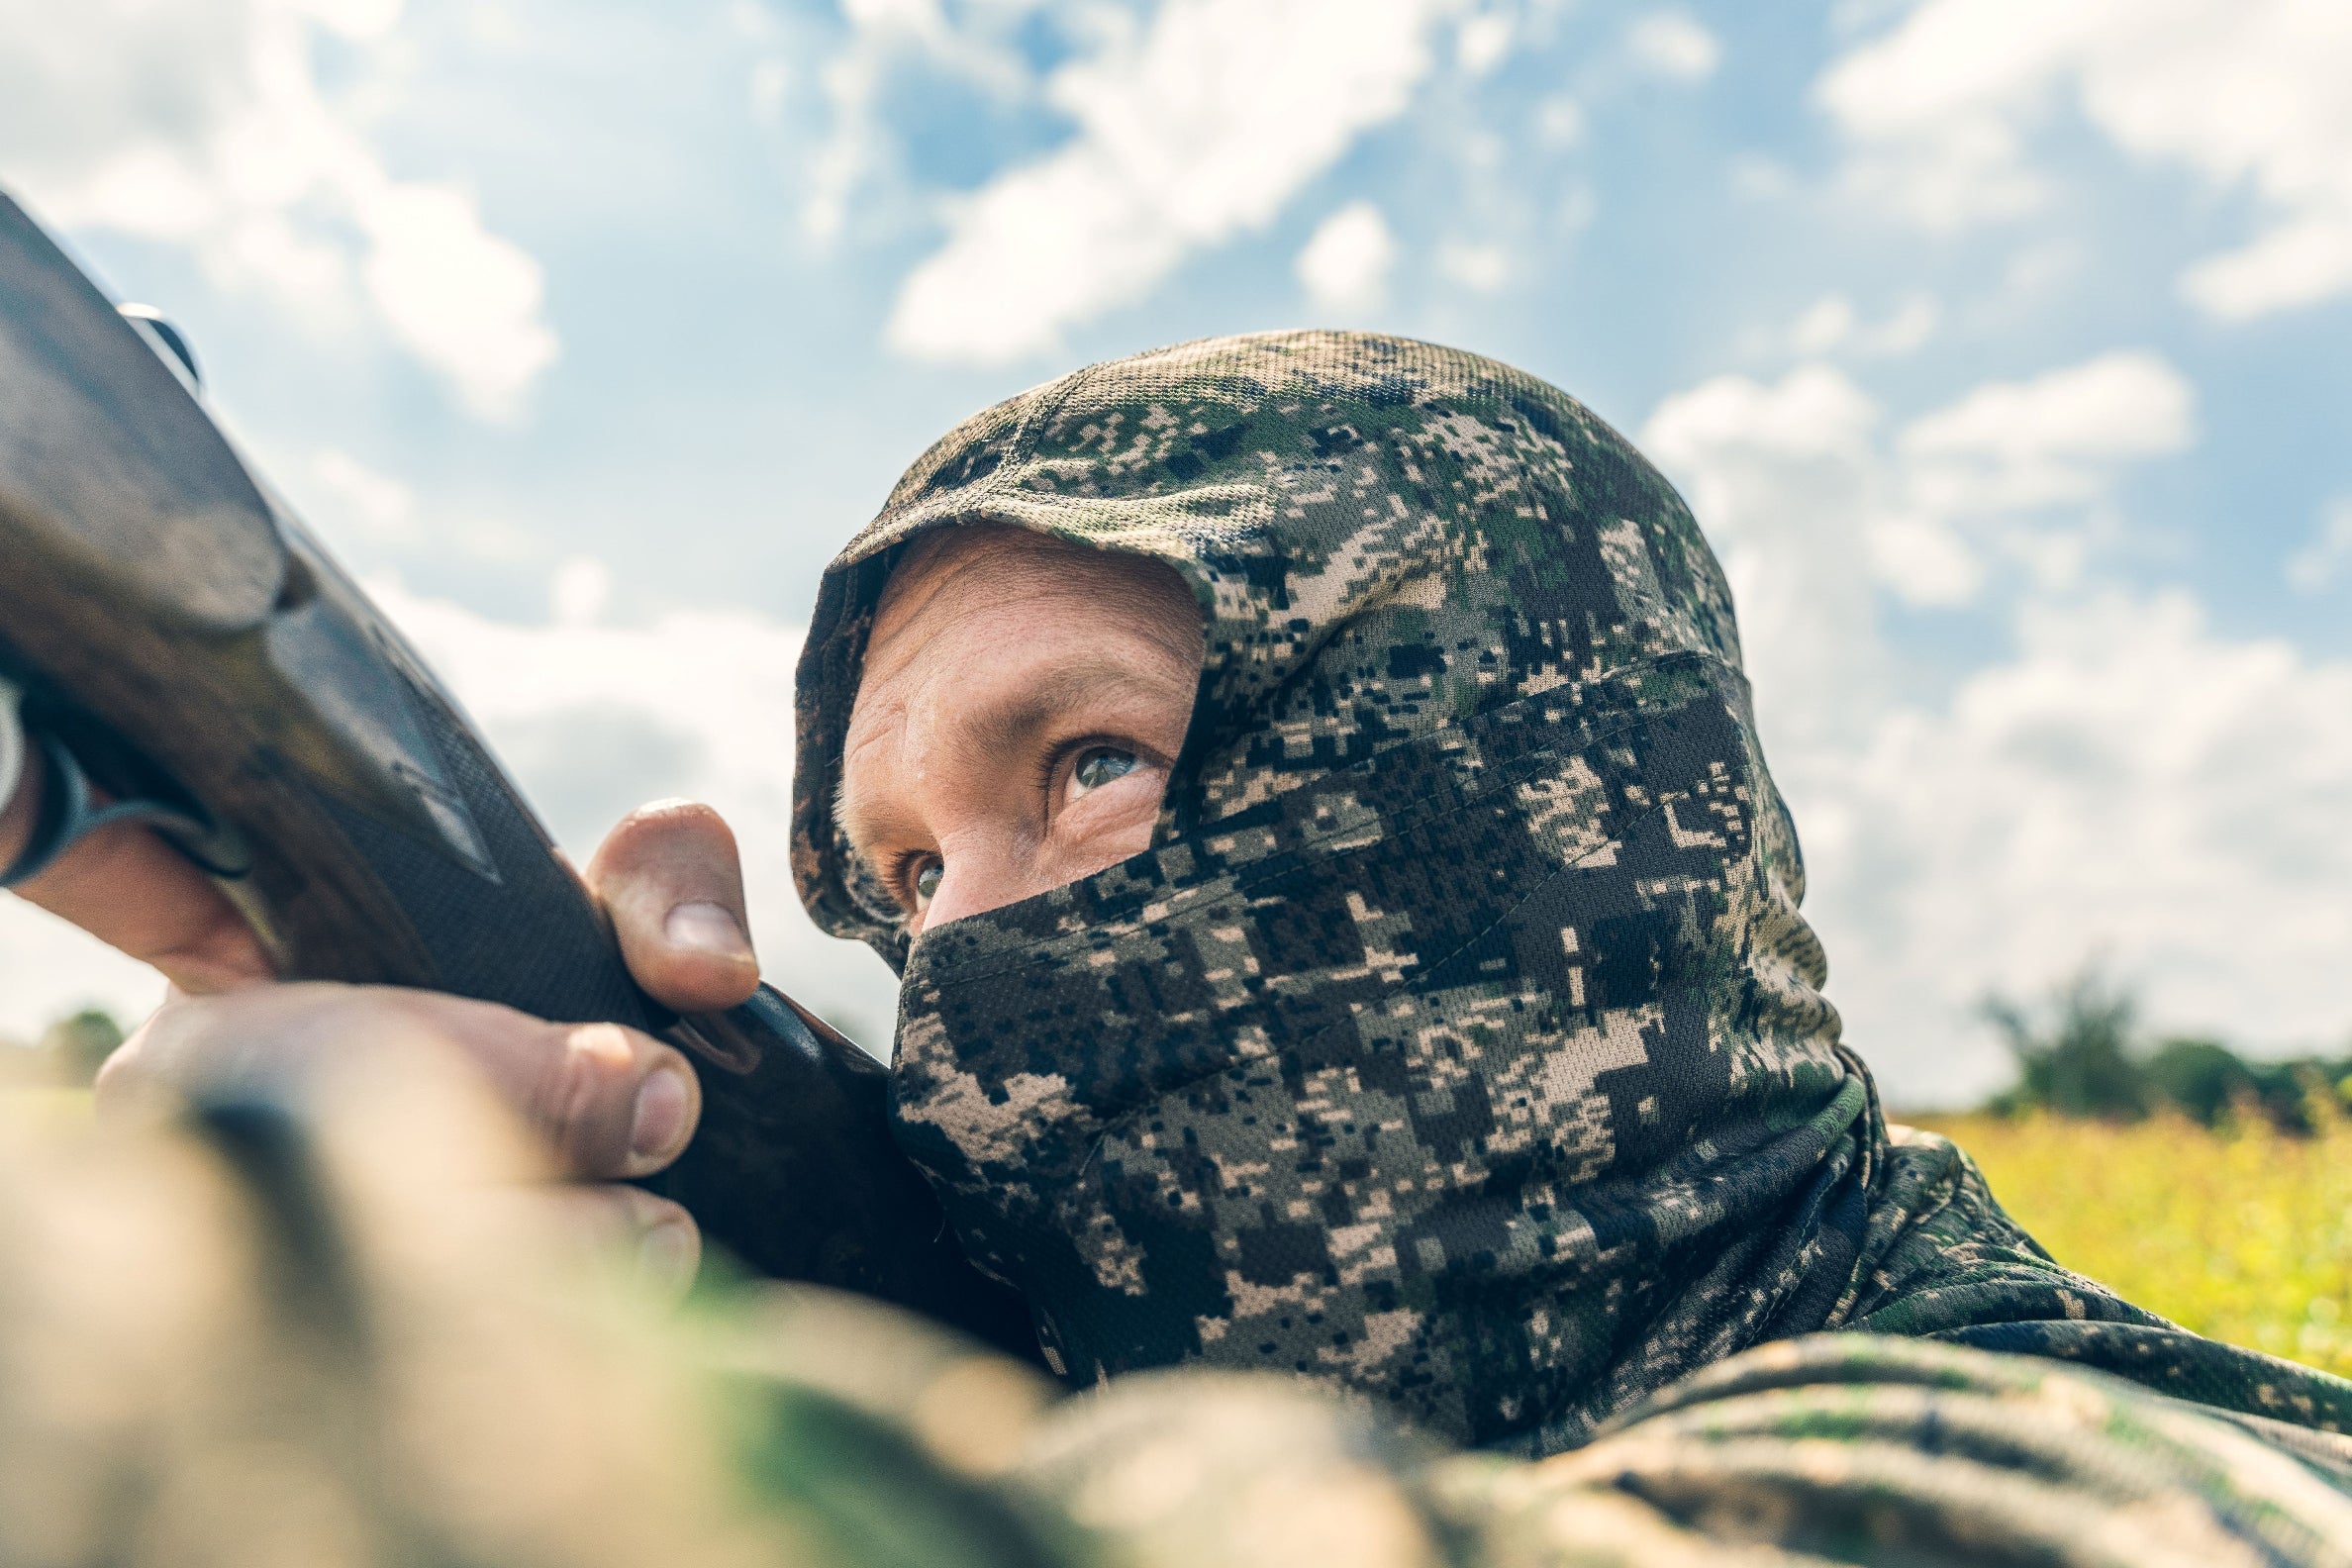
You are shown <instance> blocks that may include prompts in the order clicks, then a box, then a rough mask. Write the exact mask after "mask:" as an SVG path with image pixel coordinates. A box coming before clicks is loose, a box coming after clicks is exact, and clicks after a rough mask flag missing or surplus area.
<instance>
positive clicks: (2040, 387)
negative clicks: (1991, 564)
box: [1898, 352, 2196, 513]
mask: <svg viewBox="0 0 2352 1568" xmlns="http://www.w3.org/2000/svg"><path fill="white" fill-rule="evenodd" d="M2195 439H2196V395H2195V393H2194V392H2193V391H2192V390H2191V388H2190V386H2189V383H2188V382H2187V381H2185V380H2183V379H2182V377H2181V374H2180V372H2179V371H2177V370H2175V369H2174V368H2173V367H2172V366H2171V365H2169V364H2167V363H2166V362H2165V361H2164V360H2163V359H2161V358H2159V357H2157V356H2156V355H2154V354H2151V353H2143V352H2123V353H2109V354H2102V355H2101V356H2099V357H2098V358H2096V359H2092V360H2089V361H2087V362H2085V363H2083V364H2079V365H2071V366H2068V367H2066V368H2064V369H2059V370H2052V371H2049V372H2047V373H2046V374H2043V375H2040V376H2036V377H2034V378H2033V379H2032V380H2029V381H2015V382H1994V383H1989V384H1987V385H1985V386H1981V387H1978V388H1977V389H1976V390H1975V391H1973V392H1971V393H1969V394H1968V395H1967V396H1966V397H1963V398H1962V399H1960V401H1958V402H1957V403H1955V404H1953V405H1952V406H1951V407H1949V408H1947V409H1943V410H1941V411H1939V412H1937V413H1934V414H1930V415H1927V416H1926V417H1924V418H1922V419H1919V420H1917V421H1914V422H1913V423H1912V424H1911V425H1910V426H1908V427H1906V428H1905V430H1904V431H1903V433H1902V436H1901V438H1900V440H1899V442H1898V444H1899V446H1900V448H1901V450H1902V451H1903V453H1904V455H1905V456H1906V457H1908V458H1911V459H1912V463H1913V470H1914V471H1913V476H1912V481H1911V486H1912V490H1913V494H1914V498H1915V499H1916V500H1918V501H1919V502H1921V503H1923V504H1925V505H1928V506H1931V507H1933V508H1935V509H1936V510H1939V511H1944V512H1955V513H1957V512H1982V511H1988V510H2010V509H2020V508H2029V507H2042V506H2050V505H2055V504H2060V503H2068V502H2073V503H2081V502H2086V501H2089V500H2091V499H2092V498H2093V497H2095V496H2096V495H2098V494H2099V493H2100V492H2101V491H2102V490H2103V489H2104V488H2105V486H2106V484H2107V479H2108V475H2109V473H2110V472H2111V470H2112V468H2113V465H2114V464H2115V463H2117V462H2120V461H2126V460H2129V459H2133V458H2141V457H2152V456H2157V455H2160V454H2162V453H2166V452H2176V451H2180V450H2182V449H2183V448H2185V447H2187V446H2188V445H2189V444H2190V443H2191V442H2192V441H2194V440H2195Z"/></svg>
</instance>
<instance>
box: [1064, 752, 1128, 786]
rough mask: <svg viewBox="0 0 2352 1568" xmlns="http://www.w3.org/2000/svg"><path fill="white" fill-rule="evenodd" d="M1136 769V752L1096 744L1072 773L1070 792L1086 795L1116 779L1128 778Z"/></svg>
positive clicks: (1080, 759) (1079, 760) (1079, 761)
mask: <svg viewBox="0 0 2352 1568" xmlns="http://www.w3.org/2000/svg"><path fill="white" fill-rule="evenodd" d="M1134 771H1135V754H1134V753H1133V752H1132V751H1120V750H1117V749H1115V748H1113V747H1111V746H1095V747H1094V748H1092V749H1091V750H1089V751H1087V752H1086V754H1085V755H1083V756H1081V757H1080V758H1079V759H1078V766H1077V768H1076V769H1075V770H1073V771H1072V772H1071V774H1070V793H1071V794H1073V795H1084V794H1086V793H1087V792H1088V791H1089V790H1098V789H1101V788H1102V787H1103V786H1104V785H1106V784H1108V783H1110V782H1111V781H1112V780H1114V779H1123V778H1126V777H1127V775H1128V774H1129V773H1132V772H1134Z"/></svg>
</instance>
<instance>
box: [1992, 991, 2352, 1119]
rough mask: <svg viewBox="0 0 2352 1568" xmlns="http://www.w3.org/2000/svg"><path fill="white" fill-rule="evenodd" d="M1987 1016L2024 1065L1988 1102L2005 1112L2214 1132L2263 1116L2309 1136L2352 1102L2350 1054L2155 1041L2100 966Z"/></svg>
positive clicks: (2177, 1038)
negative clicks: (2035, 1001) (2253, 1053)
mask: <svg viewBox="0 0 2352 1568" xmlns="http://www.w3.org/2000/svg"><path fill="white" fill-rule="evenodd" d="M1984 1016H1985V1019H1986V1021H1987V1022H1988V1023H1990V1024H1991V1025H1992V1026H1993V1028H1994V1029H1997V1030H1998V1031H1999V1032H2000V1034H2001V1036H2002V1039H2003V1042H2004V1043H2005V1044H2007V1045H2008V1046H2009V1054H2010V1055H2011V1056H2012V1057H2014V1058H2015V1060H2016V1064H2017V1080H2016V1082H2015V1083H2014V1084H2012V1085H2011V1086H2010V1087H2009V1088H2008V1089H2006V1090H2003V1091H2002V1092H2001V1093H2000V1094H1997V1095H1995V1096H1994V1097H1993V1098H1992V1100H1990V1101H1989V1102H1987V1104H1986V1106H1985V1109H1986V1110H1988V1111H1991V1112H1993V1113H1995V1114H1997V1115H2002V1116H2021V1115H2025V1114H2027V1113H2030V1112H2036V1111H2039V1112H2047V1113H2049V1114H2050V1115H2053V1116H2068V1117H2096V1118H2099V1119H2101V1120H2103V1121H2109V1122H2137V1121H2140V1120H2142V1119H2144V1118H2146V1117H2149V1116H2153V1115H2156V1114H2158V1113H2160V1112H2165V1111H2171V1112H2176V1113H2178V1114H2180V1115H2182V1116H2185V1117H2187V1118H2189V1119H2190V1120H2191V1121H2193V1122H2196V1123H2199V1124H2200V1125H2202V1126H2205V1127H2218V1126H2220V1125H2221V1124H2222V1123H2224V1122H2227V1121H2229V1120H2231V1119H2233V1118H2244V1117H2254V1116H2258V1117H2261V1118H2263V1119H2264V1120H2266V1121H2268V1122H2269V1123H2271V1124H2272V1125H2273V1126H2274V1127H2278V1128H2279V1129H2280V1130H2282V1131H2286V1132H2296V1133H2307V1132H2311V1131H2313V1130H2315V1129H2316V1127H2317V1119H2318V1118H2319V1117H2320V1116H2321V1115H2324V1114H2326V1113H2325V1111H2324V1110H2323V1108H2325V1107H2331V1106H2332V1107H2340V1106H2342V1105H2344V1104H2345V1103H2346V1102H2347V1101H2352V1056H2294V1057H2289V1058H2287V1059H2285V1060H2279V1061H2255V1060H2249V1059H2248V1058H2246V1057H2243V1056H2240V1055H2239V1054H2238V1053H2237V1052H2236V1051H2234V1050H2231V1049H2230V1048H2229V1046H2228V1045H2226V1044H2224V1043H2223V1042H2222V1041H2220V1040H2217V1039H2211V1038H2207V1037H2205V1036H2202V1035H2179V1034H2176V1035H2153V1036H2152V1035H2149V1034H2147V1033H2145V1032H2144V1031H2143V1030H2141V1029H2140V1028H2139V1006H2138V1001H2137V999H2136V998H2135V997H2134V996H2133V995H2132V994H2131V992H2130V991H2129V990H2127V989H2125V988H2123V987H2121V986H2118V985H2115V984H2113V983H2111V982H2110V981H2108V980H2107V978H2106V977H2105V976H2104V975H2102V974H2100V973H2099V972H2098V971H2097V970H2085V971H2083V972H2082V973H2080V974H2078V975H2076V976H2075V977H2074V978H2073V979H2072V980H2069V981H2067V982H2065V983H2064V984H2062V985H2060V986H2059V987H2058V988H2057V989H2056V990H2055V992H2053V993H2052V995H2051V996H2050V998H2049V999H2048V1001H2047V1002H2046V1003H2045V1004H2044V1005H2043V1006H2041V1007H2039V1008H2027V1007H2023V1006H2020V1005H2019V1004H2017V1003H2015V1002H2013V1001H2010V1000H2009V999H2008V998H2006V997H2000V996H1995V997H1992V998H1989V999H1988V1000H1987V1001H1986V1002H1985V1004H1984Z"/></svg>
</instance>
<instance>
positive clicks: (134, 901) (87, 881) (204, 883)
mask: <svg viewBox="0 0 2352 1568" xmlns="http://www.w3.org/2000/svg"><path fill="white" fill-rule="evenodd" d="M29 763H30V765H28V766H27V768H26V769H25V775H24V779H23V781H22V782H21V783H20V784H19V785H18V787H17V790H16V793H15V795H14V797H13V798H12V799H10V800H9V801H8V802H7V805H6V808H5V810H0V866H5V865H7V864H9V863H10V862H11V861H13V860H15V859H16V858H17V856H18V855H19V854H20V853H21V852H22V851H23V849H24V846H25V843H26V841H27V840H28V839H30V838H31V837H32V835H33V830H34V825H35V824H36V823H37V822H39V820H40V817H41V805H42V797H43V795H44V793H45V792H46V791H47V790H48V789H49V779H48V776H47V775H48V770H47V768H46V767H44V766H42V765H41V763H40V761H39V759H38V756H36V757H35V758H32V759H29ZM15 891H16V892H18V893H19V894H21V895H23V896H24V897H25V898H26V899H28V900H30V901H31V902H33V903H35V904H38V905H40V906H41V907H42V908H43V909H46V910H48V911H49V913H50V914H52V915H56V916H59V917H61V918H62V919H64V920H67V921H70V922H72V923H73V924H74V925H76V926H79V927H80V928H81V929H82V930H84V931H88V932H90V933H91V934H92V935H94V936H96V937H98V938H99V939H100V940H101V941H104V942H106V943H108V944H109V945H110V946H114V947H118V948H120V949H122V950H123V951H124V952H127V953H129V954H130V955H131V956H132V957H134V958H138V959H141V960H143V961H145V962H147V963H150V964H152V965H154V966H155V967H156V968H157V969H160V970H162V971H163V973H164V975H165V976H166V977H167V978H169V979H170V980H171V982H172V983H173V984H174V985H177V986H179V987H180V988H182V989H183V990H188V991H226V990H229V989H231V988H233V987H236V986H240V985H249V984H251V983H253V982H254V981H256V980H266V979H268V978H269V976H270V967H269V960H268V958H267V957H266V956H264V955H263V953H262V951H261V943H260V942H259V940H257V939H256V938H255V937H254V935H253V932H252V928H250V927H248V926H247V925H245V919H244V917H243V916H241V915H239V914H238V913H237V909H236V907H235V906H234V905H232V904H231V903H230V902H229V900H228V898H227V897H226V896H225V895H223V893H222V892H221V890H220V889H219V888H218V887H216V886H214V885H213V883H212V881H211V880H210V879H209V878H207V877H206V876H205V875H204V873H203V872H201V871H199V870H197V869H196V867H195V866H193V865H191V864H190V863H189V862H188V859H187V857H186V856H184V855H182V854H180V853H179V852H178V851H177V850H175V849H173V848H172V847H171V846H170V845H169V844H167V843H165V842H164V841H163V840H162V839H161V838H158V837H157V836H155V834H154V833H151V832H149V831H148V830H147V829H146V828H144V827H141V826H140V825H138V824H136V823H113V824H110V825H108V826H107V827H104V828H101V829H99V830H98V831H97V832H95V833H91V834H90V835H89V836H87V837H86V838H84V839H82V840H81V841H80V842H79V843H76V844H75V845H74V846H73V847H72V848H70V849H68V850H66V851H65V853H63V854H62V855H59V856H58V857H57V859H56V860H55V862H54V863H52V864H51V865H49V867H48V869H46V870H44V871H43V872H42V873H41V875H39V876H37V877H34V878H32V879H31V880H29V881H26V882H24V883H21V884H20V885H19V886H18V887H17V888H16V889H15Z"/></svg>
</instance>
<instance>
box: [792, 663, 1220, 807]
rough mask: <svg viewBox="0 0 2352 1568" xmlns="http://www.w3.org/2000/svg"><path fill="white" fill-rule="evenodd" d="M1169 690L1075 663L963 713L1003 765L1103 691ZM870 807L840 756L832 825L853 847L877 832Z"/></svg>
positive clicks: (1131, 671)
mask: <svg viewBox="0 0 2352 1568" xmlns="http://www.w3.org/2000/svg"><path fill="white" fill-rule="evenodd" d="M1173 688H1174V683H1172V682H1165V681H1159V680H1154V679H1152V678H1150V677H1148V676H1145V675H1142V674H1139V673H1138V672H1137V671H1136V669H1135V667H1134V666H1133V665H1132V664H1130V663H1127V661H1125V660H1121V659H1112V658H1103V657H1085V658H1079V659H1076V660H1073V661H1071V662H1070V663H1067V664H1062V665H1060V666H1057V667H1056V668H1054V669H1051V670H1048V671H1046V672H1045V673H1044V674H1043V675H1041V676H1039V677H1038V678H1037V679H1036V680H1035V681H1033V682H1031V683H1029V685H1028V686H1026V687H1024V688H1023V689H1022V690H1021V691H1019V692H1017V693H1015V694H1013V695H1012V696H1010V697H1008V698H1007V699H1005V700H1003V701H1001V702H998V703H995V704H992V705H981V706H977V707H972V708H967V709H966V710H965V711H966V714H967V716H968V718H969V720H970V723H969V724H968V725H967V726H966V727H965V728H966V733H967V734H971V735H978V736H980V737H981V738H980V742H979V748H980V750H981V752H982V754H984V755H986V756H987V757H989V758H991V759H992V760H1004V759H1008V758H1013V757H1017V756H1019V755H1020V754H1021V753H1022V752H1023V751H1025V750H1027V749H1028V748H1029V745H1030V744H1031V742H1032V740H1033V737H1034V736H1035V735H1036V734H1037V732H1039V731H1041V730H1044V729H1046V728H1047V727H1049V726H1050V725H1051V724H1052V723H1053V721H1054V720H1055V719H1057V718H1059V717H1060V716H1061V715H1062V714H1064V713H1066V712H1068V711H1069V710H1070V709H1072V708H1074V707H1076V706H1077V705H1078V704H1079V703H1081V702H1083V701H1086V700H1087V699H1089V698H1092V697H1096V696H1100V695H1101V694H1103V693H1104V692H1105V691H1106V690H1113V691H1120V690H1124V691H1126V692H1129V693H1132V694H1134V695H1136V696H1139V697H1144V698H1148V699H1158V698H1162V697H1166V696H1168V695H1170V694H1171V692H1172V690H1173ZM1184 695H1185V698H1186V701H1187V704H1188V706H1189V703H1190V701H1191V697H1192V693H1191V692H1190V691H1189V690H1188V691H1186V692H1185V694H1184ZM872 804H873V803H872V802H871V801H870V800H869V799H867V798H864V797H859V796H854V795H852V794H851V793H850V791H849V768H848V758H847V756H846V754H845V753H844V755H843V757H842V763H841V768H840V778H839V779H838V781H837V782H836V783H835V784H834V787H833V821H834V822H836V823H838V824H839V825H840V828H841V831H842V832H843V833H846V834H847V835H848V837H849V841H850V842H851V843H852V844H862V843H869V842H871V841H872V840H873V839H874V838H875V837H877V836H879V833H878V829H880V828H881V827H882V825H881V824H877V823H876V822H875V821H874V814H873V811H872V810H871V807H872Z"/></svg>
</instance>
